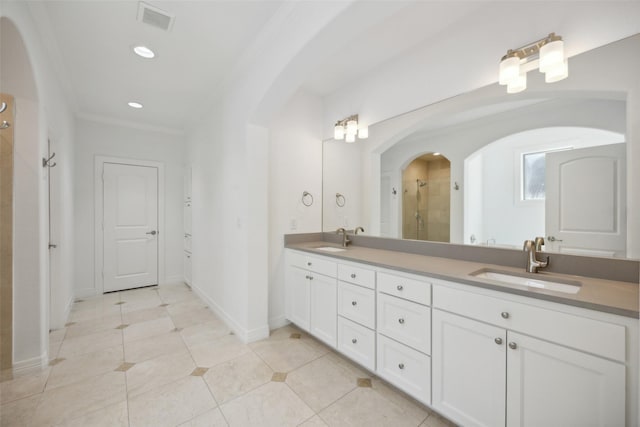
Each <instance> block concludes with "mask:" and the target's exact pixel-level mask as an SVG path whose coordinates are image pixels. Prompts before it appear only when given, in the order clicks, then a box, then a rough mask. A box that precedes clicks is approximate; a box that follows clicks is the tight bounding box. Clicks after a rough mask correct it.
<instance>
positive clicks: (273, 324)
mask: <svg viewBox="0 0 640 427" xmlns="http://www.w3.org/2000/svg"><path fill="white" fill-rule="evenodd" d="M290 323H291V322H289V320H288V319H287V318H286V316H285V315H284V314H283V315H282V316H277V317H272V318H271V319H269V329H270V330H272V331H273V330H274V329H278V328H282V327H283V326H287V325H288V324H290Z"/></svg>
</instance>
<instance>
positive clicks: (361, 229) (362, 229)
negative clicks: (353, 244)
mask: <svg viewBox="0 0 640 427" xmlns="http://www.w3.org/2000/svg"><path fill="white" fill-rule="evenodd" d="M358 230H360V231H362V232H363V233H364V228H362V227H358V228H356V236H357V235H358Z"/></svg>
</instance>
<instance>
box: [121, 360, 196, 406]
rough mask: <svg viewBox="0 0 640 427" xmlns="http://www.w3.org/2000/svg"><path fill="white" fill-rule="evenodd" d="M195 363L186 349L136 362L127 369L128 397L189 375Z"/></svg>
mask: <svg viewBox="0 0 640 427" xmlns="http://www.w3.org/2000/svg"><path fill="white" fill-rule="evenodd" d="M195 367H196V364H195V363H193V359H192V357H191V355H190V354H189V352H188V351H184V352H181V353H172V354H167V355H164V356H160V357H156V358H155V359H150V360H147V361H144V362H142V363H137V364H136V365H135V366H133V367H132V368H131V369H129V370H128V371H127V391H128V393H129V397H131V396H135V395H139V394H142V393H144V392H146V391H149V390H151V389H153V388H156V387H160V386H163V385H165V384H168V383H172V382H174V381H177V380H178V379H180V378H183V377H186V376H189V375H190V374H191V372H193V370H194V369H195Z"/></svg>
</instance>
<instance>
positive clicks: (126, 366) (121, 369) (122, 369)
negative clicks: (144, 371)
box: [115, 362, 136, 372]
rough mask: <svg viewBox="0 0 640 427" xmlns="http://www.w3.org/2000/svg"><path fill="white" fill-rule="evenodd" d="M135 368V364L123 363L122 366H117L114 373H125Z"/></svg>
mask: <svg viewBox="0 0 640 427" xmlns="http://www.w3.org/2000/svg"><path fill="white" fill-rule="evenodd" d="M134 366H136V364H135V363H129V362H124V363H123V364H122V365H120V366H118V367H117V368H116V369H115V371H116V372H127V371H128V370H129V369H131V368H133V367H134Z"/></svg>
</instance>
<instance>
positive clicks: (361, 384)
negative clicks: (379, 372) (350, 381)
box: [357, 378, 371, 387]
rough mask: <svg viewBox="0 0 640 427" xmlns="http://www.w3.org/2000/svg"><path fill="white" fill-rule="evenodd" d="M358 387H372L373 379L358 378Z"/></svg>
mask: <svg viewBox="0 0 640 427" xmlns="http://www.w3.org/2000/svg"><path fill="white" fill-rule="evenodd" d="M357 384H358V387H371V378H358V381H357Z"/></svg>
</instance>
